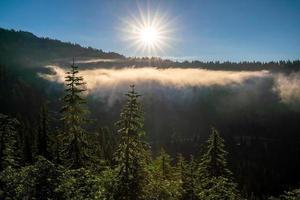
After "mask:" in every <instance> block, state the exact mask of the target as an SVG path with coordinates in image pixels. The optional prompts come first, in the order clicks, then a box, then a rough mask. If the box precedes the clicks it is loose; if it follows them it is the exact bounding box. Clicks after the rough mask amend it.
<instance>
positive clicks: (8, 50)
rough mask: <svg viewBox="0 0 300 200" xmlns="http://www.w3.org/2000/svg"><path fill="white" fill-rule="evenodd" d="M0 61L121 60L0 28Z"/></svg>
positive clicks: (96, 51) (117, 55)
mask: <svg viewBox="0 0 300 200" xmlns="http://www.w3.org/2000/svg"><path fill="white" fill-rule="evenodd" d="M0 38H1V39H0V60H2V61H4V62H5V63H26V64H38V63H45V62H49V61H53V60H55V59H63V58H71V57H73V56H76V57H94V58H95V57H100V58H110V59H111V58H123V56H121V55H120V54H117V53H112V52H110V53H106V52H103V51H102V50H98V49H94V48H91V47H89V48H84V47H82V46H80V45H78V44H71V43H64V42H61V41H59V40H52V39H49V38H39V37H37V36H35V35H34V34H32V33H29V32H25V31H14V30H5V29H2V28H0Z"/></svg>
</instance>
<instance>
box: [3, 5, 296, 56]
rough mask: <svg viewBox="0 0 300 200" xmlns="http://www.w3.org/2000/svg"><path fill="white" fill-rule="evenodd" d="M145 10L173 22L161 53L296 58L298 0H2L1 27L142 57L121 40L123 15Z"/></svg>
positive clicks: (172, 54) (170, 54)
mask: <svg viewBox="0 0 300 200" xmlns="http://www.w3.org/2000/svg"><path fill="white" fill-rule="evenodd" d="M138 8H140V9H141V10H142V12H145V13H146V12H147V9H150V10H152V11H157V12H159V13H161V15H166V16H167V18H168V19H169V20H170V21H171V22H172V23H170V27H171V28H172V30H173V29H174V30H173V31H172V33H170V37H172V41H171V48H168V49H166V50H165V52H162V53H161V54H160V56H162V57H172V58H177V59H189V60H192V59H199V60H205V61H207V60H221V61H226V60H230V61H241V60H250V61H252V60H260V61H269V60H280V59H285V60H286V59H290V60H294V59H299V58H300V1H298V0H251V1H250V0H186V1H181V0H161V1H142V0H140V1H129V0H119V1H117V0H109V1H100V0H51V1H50V0H48V1H44V0H26V1H21V0H1V1H0V27H3V28H8V29H11V28H13V29H17V30H26V31H30V32H33V33H34V34H36V35H38V36H42V37H50V38H55V39H59V40H62V41H70V42H75V43H79V44H81V45H83V46H92V47H95V48H99V49H103V50H105V51H115V52H118V53H121V54H124V55H126V56H142V55H145V53H144V52H136V51H133V50H132V49H130V48H129V46H130V44H128V41H127V42H126V41H124V34H126V33H125V32H123V31H121V30H120V29H121V27H122V28H124V24H123V21H122V19H127V18H128V17H129V16H139V15H138Z"/></svg>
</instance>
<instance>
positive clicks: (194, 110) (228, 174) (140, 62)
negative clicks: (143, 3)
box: [0, 29, 300, 199]
mask: <svg viewBox="0 0 300 200" xmlns="http://www.w3.org/2000/svg"><path fill="white" fill-rule="evenodd" d="M73 56H74V57H75V58H76V59H82V58H87V59H89V58H91V59H115V60H114V62H109V63H107V62H101V61H99V62H97V63H96V64H95V63H93V64H90V65H87V64H86V63H78V65H77V64H74V63H73V64H71V67H70V66H67V63H68V62H67V61H68V59H70V58H71V57H73ZM57 62H59V63H64V64H65V65H66V66H65V67H66V68H67V74H66V78H65V83H64V84H63V85H60V84H57V83H50V82H48V81H47V80H44V79H42V78H41V77H39V76H37V75H36V72H37V71H40V70H43V68H42V66H43V65H47V64H53V63H57ZM131 65H135V66H136V67H143V66H147V65H150V66H154V67H161V68H165V67H182V68H188V67H194V68H199V67H200V68H204V69H212V70H250V71H251V70H274V71H282V72H283V73H284V74H289V73H293V72H297V71H298V70H299V67H300V64H299V61H278V62H269V63H262V62H243V63H231V62H222V63H220V62H200V61H193V62H188V61H186V62H174V61H170V60H162V59H159V58H125V57H123V56H122V55H119V54H116V53H105V52H103V51H101V50H96V49H93V48H83V47H80V46H79V45H74V44H70V43H63V42H60V41H57V40H51V39H45V38H38V37H36V36H34V35H33V34H31V33H27V32H22V31H8V30H4V29H1V37H0V81H1V84H0V103H1V104H0V113H1V115H0V137H1V141H0V156H1V164H0V170H1V174H0V177H1V179H0V187H1V191H0V195H1V197H0V198H1V199H2V198H3V199H299V198H300V191H299V189H297V188H299V185H298V183H299V180H300V174H299V173H298V169H299V167H300V159H299V153H300V149H299V141H300V140H299V139H300V138H299V136H298V132H299V131H300V127H299V118H300V112H299V109H298V107H297V106H296V107H292V108H290V107H288V106H287V105H284V104H283V103H282V102H277V97H276V96H274V94H271V93H263V94H255V95H257V96H255V98H257V99H258V100H256V99H254V98H253V99H249V102H250V103H249V102H248V101H247V104H246V103H245V105H246V106H245V107H243V108H240V109H238V110H235V111H234V110H229V109H228V110H226V109H225V107H229V108H230V109H231V108H232V107H233V106H234V104H235V101H234V100H233V99H235V97H236V96H235V95H236V94H235V91H232V90H229V89H227V88H220V87H213V88H204V89H199V88H192V89H191V90H192V91H193V94H194V96H193V98H191V99H188V102H189V104H188V103H187V100H186V99H185V101H182V99H180V98H179V97H178V96H176V95H175V96H171V98H172V99H169V101H167V100H166V98H165V97H164V98H159V97H153V96H149V93H147V92H146V91H143V90H139V89H138V88H139V85H136V86H134V85H131V86H129V85H128V92H127V93H126V91H123V93H126V95H125V96H123V97H122V98H121V99H120V100H118V101H116V102H114V104H113V105H110V106H108V105H107V104H106V103H105V99H101V98H100V99H99V98H95V97H94V96H93V95H86V93H85V92H86V91H85V77H82V76H81V75H80V71H81V70H84V69H85V68H95V67H97V66H98V67H106V68H109V67H124V66H131ZM78 66H79V67H78ZM79 69H80V70H79ZM271 82H272V81H271ZM267 84H270V83H269V82H268V83H267ZM263 86H264V87H266V86H265V85H263ZM241 90H244V88H242V89H241ZM160 92H166V93H169V92H170V91H160ZM171 92H172V91H171ZM247 92H248V91H245V93H247ZM199 93H201V94H199ZM140 94H142V95H140ZM168 95H169V94H166V96H168ZM178 95H180V93H179V94H178ZM250 95H252V93H251V94H250ZM230 96H231V98H230ZM220 98H223V99H224V98H225V100H226V101H232V102H233V103H232V104H233V105H229V104H225V106H224V108H223V107H220V104H219V103H220V102H219V99H220ZM239 98H240V97H239ZM248 98H250V97H248ZM257 102H259V103H260V104H258V103H257ZM198 112H199V113H198ZM200 133H201V134H200ZM271 196H274V197H271Z"/></svg>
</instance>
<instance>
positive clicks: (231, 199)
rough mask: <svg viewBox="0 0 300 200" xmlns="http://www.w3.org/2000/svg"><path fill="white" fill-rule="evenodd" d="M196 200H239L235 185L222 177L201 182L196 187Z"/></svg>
mask: <svg viewBox="0 0 300 200" xmlns="http://www.w3.org/2000/svg"><path fill="white" fill-rule="evenodd" d="M198 187H199V189H198V190H197V198H198V199H205V200H241V199H242V198H241V197H240V195H239V193H238V190H237V189H236V184H235V183H233V182H232V181H231V180H230V179H228V178H226V177H222V176H218V177H211V178H209V179H206V180H203V181H202V182H201V183H200V185H199V186H198Z"/></svg>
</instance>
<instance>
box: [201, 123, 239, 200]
mask: <svg viewBox="0 0 300 200" xmlns="http://www.w3.org/2000/svg"><path fill="white" fill-rule="evenodd" d="M227 154H228V153H227V152H226V151H225V144H224V140H223V138H222V137H221V136H220V135H219V133H218V131H217V130H216V129H215V128H212V133H211V135H210V136H209V138H208V141H207V147H206V152H205V153H204V155H203V156H202V159H201V162H200V164H199V176H198V184H197V185H198V187H197V188H196V191H197V192H196V194H197V197H198V198H199V199H207V200H214V199H228V200H240V199H241V196H240V194H239V192H238V190H237V184H236V183H234V182H233V178H232V173H231V172H230V170H229V169H228V168H227V160H226V155H227Z"/></svg>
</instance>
